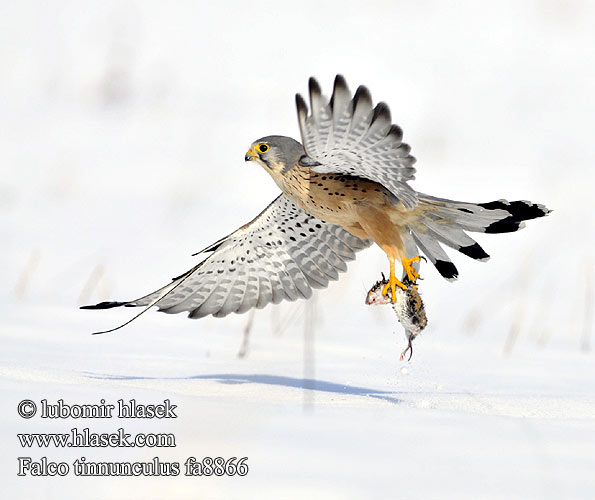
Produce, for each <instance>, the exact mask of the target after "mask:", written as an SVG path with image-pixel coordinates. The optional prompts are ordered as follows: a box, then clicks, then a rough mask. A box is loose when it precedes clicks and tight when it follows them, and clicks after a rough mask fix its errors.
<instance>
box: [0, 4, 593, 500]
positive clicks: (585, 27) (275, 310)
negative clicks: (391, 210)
mask: <svg viewBox="0 0 595 500" xmlns="http://www.w3.org/2000/svg"><path fill="white" fill-rule="evenodd" d="M0 20H1V21H0V23H1V27H2V29H0V57H1V58H2V62H3V70H2V78H0V91H1V92H0V116H1V117H2V133H1V134H0V169H1V170H0V174H1V175H0V228H1V232H2V234H3V235H4V237H3V259H2V261H1V264H0V273H1V274H2V276H3V282H4V284H5V286H4V289H3V291H2V302H1V305H0V312H1V315H2V320H1V323H0V336H1V341H2V349H0V372H1V375H2V379H1V380H2V395H3V397H2V402H1V404H0V414H1V415H2V443H3V445H4V446H3V449H4V452H3V453H2V458H1V460H2V463H1V470H2V480H3V481H2V482H3V488H2V490H3V496H5V497H6V498H13V497H18V498H79V497H81V496H84V497H85V498H139V499H140V498H143V499H146V498H197V497H198V498H215V499H216V498H222V499H228V498H288V499H291V498H300V499H302V498H304V497H308V498H313V499H316V498H324V499H333V498H341V499H345V498H407V499H417V498H420V499H421V498H424V499H426V498H457V499H475V498H487V499H492V498H493V499H500V498H509V499H517V498H518V499H528V498H530V499H534V498H535V499H537V498H539V499H542V498H543V499H550V498H551V499H558V498H569V499H586V498H592V497H593V496H595V476H594V475H593V470H594V469H595V437H594V436H595V395H594V392H593V387H595V369H594V368H595V365H594V363H593V351H592V346H593V334H592V328H593V327H592V322H593V301H594V299H593V297H594V293H593V286H594V285H593V283H594V276H595V275H594V258H593V257H594V255H593V244H594V243H595V241H594V237H593V227H594V220H593V215H592V200H591V197H592V194H591V192H592V186H593V185H594V181H595V175H594V173H593V168H592V165H593V163H594V160H595V154H594V152H593V148H592V116H593V115H594V112H595V103H594V101H593V100H592V98H591V97H592V96H591V94H592V88H593V82H594V81H595V67H594V66H593V64H592V60H593V55H594V54H593V47H595V34H594V33H593V31H592V29H591V28H592V25H593V21H594V20H595V8H594V6H593V4H592V3H590V2H586V1H580V0H575V1H572V2H564V3H556V2H549V1H536V2H526V3H525V2H524V3H519V2H512V1H509V2H498V3H497V4H493V3H491V4H487V3H481V4H480V3H476V2H462V3H457V5H456V7H455V6H454V5H451V4H447V3H443V2H435V1H426V2H421V3H420V2H417V3H415V4H399V3H396V2H380V1H379V2H366V3H365V6H364V4H361V3H358V2H340V3H330V2H329V3H321V2H313V1H312V2H311V1H304V2H301V3H299V4H293V5H289V4H288V5H286V6H285V5H281V4H279V3H274V2H250V3H247V4H245V3H237V4H233V3H225V4H222V5H215V3H212V4H206V3H196V2H181V3H176V4H175V5H171V3H170V4H167V5H166V4H165V3H162V2H144V1H143V2H134V1H126V2H116V1H108V2H85V3H84V4H83V3H75V2H68V1H60V2H53V3H52V5H51V6H50V5H46V4H41V3H37V2H17V3H15V2H13V3H9V2H4V3H2V5H0ZM337 72H341V73H343V74H344V75H345V77H346V78H347V81H348V83H349V84H350V86H351V87H352V89H353V88H355V86H357V85H358V84H359V83H365V84H366V85H368V86H369V88H370V89H371V92H372V95H373V97H374V99H375V100H385V101H386V102H388V103H389V105H390V106H391V110H392V114H393V118H394V120H395V122H397V123H399V124H400V125H401V126H402V127H403V129H404V135H405V141H406V142H408V143H409V144H411V145H412V152H413V154H414V155H415V156H416V157H417V158H418V163H417V167H418V174H417V178H418V179H417V180H416V181H415V182H414V183H413V186H414V187H415V188H416V189H418V190H420V191H423V192H426V193H430V194H433V195H437V196H443V197H449V198H452V199H461V200H466V201H480V202H481V201H491V200H494V199H498V198H503V197H506V198H507V199H530V200H532V201H535V202H540V203H544V204H546V205H547V206H548V207H549V208H552V209H553V210H554V212H553V213H552V214H551V215H550V216H549V217H548V218H546V219H541V220H537V221H529V222H528V224H527V228H526V229H524V230H523V231H521V232H519V233H515V234H510V235H497V236H492V235H485V236H484V237H483V238H482V237H481V235H480V236H479V237H478V240H479V242H480V243H481V244H482V246H484V248H485V249H486V251H488V253H490V254H491V255H492V259H491V260H490V262H489V263H487V264H481V263H477V262H473V261H471V260H469V259H466V258H465V257H464V256H456V255H452V254H451V255H452V256H453V259H454V260H455V263H456V265H457V267H458V268H459V271H460V279H459V281H458V282H457V283H455V284H450V283H447V282H445V281H444V280H442V279H441V278H440V277H439V275H438V274H437V272H436V271H434V270H433V269H431V268H430V267H427V266H423V267H422V276H423V277H424V278H425V281H423V282H422V285H421V287H420V291H421V293H422V296H423V299H424V303H425V305H426V311H427V314H428V321H429V323H428V327H427V328H426V329H425V330H424V331H423V332H422V334H421V335H420V336H419V337H418V338H417V339H416V340H415V342H414V354H413V358H412V360H411V362H410V363H400V362H399V361H398V356H399V353H400V352H401V351H402V350H403V348H404V347H405V345H406V340H405V337H404V334H403V331H402V328H401V326H400V325H399V324H398V323H397V322H396V320H395V316H394V312H393V311H392V310H391V308H390V307H389V306H386V307H383V306H378V307H375V308H371V307H368V306H365V305H364V299H365V294H366V291H367V290H368V289H369V288H370V286H372V285H373V284H374V282H375V281H376V280H377V279H378V278H379V276H380V272H381V271H385V272H386V270H387V269H386V268H387V263H386V262H385V257H384V255H383V254H382V252H381V251H380V250H378V249H376V248H373V249H369V250H366V251H365V252H363V253H361V254H360V255H359V257H358V259H357V261H356V262H354V263H352V264H351V265H350V266H349V273H348V274H346V275H344V276H343V277H342V279H341V280H340V281H339V282H338V283H334V284H333V285H332V286H331V287H330V288H329V289H328V290H324V291H319V292H316V294H315V297H314V299H313V300H312V301H309V302H296V303H291V304H281V305H279V306H272V307H267V308H266V309H264V310H263V311H258V312H256V314H255V315H254V318H253V320H254V321H253V325H252V329H251V331H250V334H249V341H248V350H247V354H246V356H244V357H238V352H239V351H240V349H241V346H242V342H243V331H244V329H245V327H246V325H247V323H248V322H249V318H250V316H249V315H242V316H230V317H227V318H225V319H219V320H217V319H213V318H205V319H203V320H200V321H190V320H188V319H186V318H185V317H184V315H173V316H171V315H165V314H157V313H155V312H151V311H150V312H148V313H147V314H145V315H144V316H142V317H141V318H139V320H138V321H136V322H134V323H132V324H131V325H129V326H127V327H126V328H125V329H123V330H120V331H118V332H115V333H113V334H106V335H99V336H91V335H90V333H91V332H93V331H98V330H101V329H105V328H109V327H112V326H116V325H117V324H119V323H120V322H123V321H125V320H127V319H128V318H130V317H131V314H132V312H133V311H131V310H130V309H124V310H109V311H82V310H79V309H78V306H79V305H82V304H85V303H95V302H98V301H101V300H125V299H132V298H135V297H137V296H140V295H142V294H143V293H145V292H148V291H151V290H154V289H156V288H157V287H159V286H161V285H163V284H165V283H167V282H168V281H169V279H170V278H172V277H173V276H176V275H179V274H180V273H182V272H184V271H185V270H187V269H188V268H190V267H191V266H192V265H193V264H194V263H195V262H196V258H195V257H191V255H190V254H191V253H193V252H195V251H197V250H200V249H201V248H203V247H205V246H206V245H207V244H209V243H211V242H213V241H216V240H217V239H218V238H220V237H221V236H223V235H225V234H227V233H229V232H230V231H232V230H234V229H236V228H237V227H239V226H240V225H242V224H244V223H246V222H247V221H248V220H249V219H250V218H251V217H253V216H255V215H256V214H258V213H259V212H260V211H261V210H262V208H263V207H264V206H265V205H266V203H268V202H269V201H270V200H272V199H273V198H274V197H275V196H276V193H277V188H276V186H275V185H274V183H273V182H272V181H271V179H270V178H269V177H268V176H267V174H266V173H265V172H263V171H262V170H260V169H257V168H253V165H246V164H244V161H243V155H244V153H245V150H246V149H247V147H248V146H249V145H250V143H251V142H252V141H253V140H254V139H255V138H257V137H261V136H263V135H267V134H270V133H278V134H287V135H292V136H294V137H297V134H298V130H297V120H296V119H295V113H294V105H293V94H294V93H295V92H298V91H299V92H305V90H306V82H307V78H308V77H309V76H311V75H315V76H316V77H317V78H318V79H319V81H320V83H321V85H322V87H323V90H324V91H326V92H328V91H329V90H330V86H331V83H332V78H333V76H334V74H335V73H337ZM230 186H233V188H230ZM312 325H313V326H312ZM101 398H104V399H105V400H106V402H108V403H112V404H113V403H115V402H116V401H117V400H118V399H123V400H130V399H132V398H135V399H136V400H137V401H140V402H143V403H145V404H158V403H160V402H161V403H162V402H163V401H164V400H165V399H170V400H171V402H172V403H173V404H176V405H177V406H178V411H177V414H178V418H177V419H167V420H166V419H163V420H154V419H153V420H140V419H133V420H123V419H118V418H112V419H107V420H98V419H94V420H86V421H84V420H73V419H67V420H49V419H42V418H40V417H39V416H35V417H33V418H31V419H28V420H27V419H23V418H20V417H19V416H18V414H17V411H16V408H17V405H18V403H19V402H20V401H22V400H24V399H31V400H33V401H34V402H36V403H37V404H39V403H40V401H41V400H42V399H46V400H47V401H49V402H56V401H57V400H58V399H63V400H64V401H65V402H67V403H71V404H84V403H95V404H96V403H97V402H98V401H99V400H100V399H101ZM73 427H77V428H81V429H82V428H84V427H89V428H90V429H91V431H93V432H114V431H116V430H117V429H118V428H119V427H123V428H124V429H125V430H126V432H130V433H138V432H152V433H160V432H161V433H174V434H175V436H176V447H175V448H168V449H166V448H137V449H120V448H119V449H113V448H107V449H105V448H102V449H99V448H86V449H76V448H68V449H57V448H49V449H47V450H44V449H40V448H32V449H30V450H26V449H23V448H21V446H20V445H19V442H18V440H17V438H16V434H17V433H23V432H32V433H44V432H45V433H48V432H49V433H61V432H69V431H70V429H71V428H73ZM20 456H30V457H32V458H33V459H34V460H38V459H39V458H40V457H42V456H47V457H48V460H54V461H65V462H68V463H72V461H73V460H75V459H76V458H78V457H81V456H86V457H87V459H88V460H95V461H150V460H151V459H153V457H156V456H157V457H159V459H160V460H162V461H178V462H180V463H181V464H182V468H183V462H184V460H185V459H186V458H187V457H189V456H195V457H197V458H202V457H204V456H221V457H226V458H229V457H233V456H235V457H244V456H247V457H248V462H247V463H248V465H249V467H250V471H249V473H248V474H247V475H246V476H245V477H214V476H213V477H185V476H184V475H183V474H182V475H180V476H178V477H171V478H165V477H149V478H141V477H119V478H118V477H103V478H93V477H90V478H82V477H76V476H74V475H73V474H72V473H71V474H69V475H67V476H66V477H63V478H60V477H18V476H17V475H16V473H17V457H20Z"/></svg>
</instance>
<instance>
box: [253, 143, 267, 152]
mask: <svg viewBox="0 0 595 500" xmlns="http://www.w3.org/2000/svg"><path fill="white" fill-rule="evenodd" d="M268 150H269V146H268V145H267V144H259V145H258V146H256V151H258V152H259V153H266V152H267V151H268Z"/></svg>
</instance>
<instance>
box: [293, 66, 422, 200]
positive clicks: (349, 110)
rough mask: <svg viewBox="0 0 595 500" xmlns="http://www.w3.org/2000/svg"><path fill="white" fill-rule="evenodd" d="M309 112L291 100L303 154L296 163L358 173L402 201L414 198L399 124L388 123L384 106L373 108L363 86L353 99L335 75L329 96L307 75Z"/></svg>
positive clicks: (301, 101) (317, 169)
mask: <svg viewBox="0 0 595 500" xmlns="http://www.w3.org/2000/svg"><path fill="white" fill-rule="evenodd" d="M309 91H310V108H311V109H310V114H308V106H307V105H306V103H305V101H304V99H303V98H302V96H301V95H299V94H297V95H296V105H297V112H298V120H299V125H300V132H301V135H302V142H303V145H304V149H305V150H306V155H307V156H305V157H304V158H303V159H302V160H301V162H300V163H301V164H302V166H305V167H309V168H311V169H312V170H313V171H315V172H317V173H331V172H338V173H342V174H347V175H354V176H358V177H363V178H365V179H368V180H371V181H374V182H378V183H379V184H382V185H383V186H384V187H386V188H387V189H388V190H389V191H390V192H391V193H392V194H393V195H395V197H397V198H398V199H399V200H400V201H401V202H403V204H404V205H405V206H407V207H408V208H412V207H413V206H415V204H416V203H417V196H416V193H415V191H414V190H413V189H412V188H411V187H410V186H409V185H408V184H407V181H410V180H413V179H414V178H415V168H414V167H413V164H414V163H415V158H414V157H413V156H411V155H410V154H409V151H410V149H411V148H410V147H409V146H408V145H407V144H405V143H403V142H402V138H403V133H402V131H401V129H400V128H399V127H398V126H397V125H394V124H392V123H391V115H390V110H389V108H388V106H387V105H386V104H385V103H383V102H381V103H379V104H378V105H377V106H376V107H375V108H374V107H373V105H372V97H371V95H370V92H369V91H368V89H367V88H366V87H364V86H360V87H359V88H358V89H357V91H356V93H355V95H354V96H353V98H352V97H351V93H350V92H349V88H348V87H347V83H346V82H345V79H344V78H343V77H342V76H341V75H337V77H336V79H335V85H334V90H333V95H332V97H331V99H330V101H329V100H328V99H327V98H326V97H324V96H323V95H322V93H321V90H320V86H319V85H318V82H317V81H316V80H315V79H314V78H310V82H309Z"/></svg>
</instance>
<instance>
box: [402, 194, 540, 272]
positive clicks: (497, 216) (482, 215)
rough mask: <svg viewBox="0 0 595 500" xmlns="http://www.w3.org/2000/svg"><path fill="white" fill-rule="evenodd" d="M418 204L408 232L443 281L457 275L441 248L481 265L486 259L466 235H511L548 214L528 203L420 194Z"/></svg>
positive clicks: (479, 247)
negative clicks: (417, 214)
mask: <svg viewBox="0 0 595 500" xmlns="http://www.w3.org/2000/svg"><path fill="white" fill-rule="evenodd" d="M419 202H420V205H421V207H422V210H421V215H420V217H419V219H417V220H416V221H415V223H412V224H410V225H409V226H408V229H409V231H410V233H411V236H412V237H413V239H414V240H415V243H416V244H417V246H418V247H419V249H420V250H421V251H422V252H423V253H424V254H425V255H426V256H427V257H428V259H429V260H430V262H432V264H434V266H435V267H436V269H437V270H438V272H439V273H440V274H441V275H442V276H443V277H444V278H446V279H447V280H454V279H456V278H457V277H458V271H457V268H456V267H455V265H454V264H453V262H452V261H451V259H450V257H449V256H448V254H447V253H446V252H445V251H444V249H443V248H442V245H446V246H448V247H450V248H453V249H455V250H457V251H459V252H461V253H462V254H464V255H466V256H467V257H471V258H472V259H475V260H479V261H482V262H485V261H487V260H488V259H489V258H490V256H489V255H488V254H487V253H486V252H485V250H484V249H483V248H481V246H480V245H479V244H478V243H477V242H476V241H475V240H474V239H473V238H471V237H470V236H469V235H468V234H467V232H476V233H492V234H497V233H511V232H514V231H518V230H519V229H522V228H523V227H525V223H524V221H526V220H531V219H536V218H538V217H543V216H545V215H547V214H549V213H550V210H548V209H547V208H546V207H545V206H544V205H540V204H537V203H531V202H529V201H512V202H509V201H507V200H498V201H492V202H489V203H477V204H476V203H465V202H459V201H452V200H446V199H443V198H434V197H432V196H428V195H424V194H420V195H419ZM409 253H410V251H408V254H409Z"/></svg>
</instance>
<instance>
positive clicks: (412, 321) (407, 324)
mask: <svg viewBox="0 0 595 500" xmlns="http://www.w3.org/2000/svg"><path fill="white" fill-rule="evenodd" d="M388 283H389V280H387V279H386V278H385V277H384V274H383V275H382V280H380V281H377V282H376V283H375V284H374V286H373V287H372V288H371V289H370V291H369V292H368V295H367V296H366V304H368V305H382V304H392V306H393V310H394V311H395V313H396V315H397V318H398V320H399V322H400V323H401V325H403V328H404V329H405V335H406V336H407V347H406V349H405V350H404V351H403V352H402V353H401V356H400V360H401V361H403V360H404V359H405V356H406V355H407V353H409V358H408V359H407V361H410V360H411V357H412V356H413V344H412V342H413V339H414V338H415V337H417V336H418V335H419V334H420V333H421V331H422V330H423V329H424V328H425V327H426V325H427V324H428V318H427V317H426V310H425V308H424V303H423V301H422V300H421V296H420V295H419V292H418V291H417V287H416V286H415V285H414V282H413V281H412V280H410V279H409V277H405V278H404V279H403V282H402V283H403V285H404V286H405V289H403V288H402V287H397V288H396V289H395V295H394V296H393V295H392V289H391V288H388V292H385V290H386V285H387V284H388Z"/></svg>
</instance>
